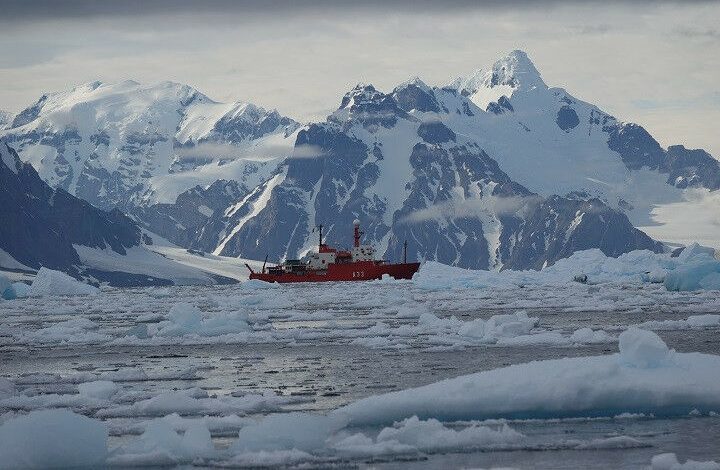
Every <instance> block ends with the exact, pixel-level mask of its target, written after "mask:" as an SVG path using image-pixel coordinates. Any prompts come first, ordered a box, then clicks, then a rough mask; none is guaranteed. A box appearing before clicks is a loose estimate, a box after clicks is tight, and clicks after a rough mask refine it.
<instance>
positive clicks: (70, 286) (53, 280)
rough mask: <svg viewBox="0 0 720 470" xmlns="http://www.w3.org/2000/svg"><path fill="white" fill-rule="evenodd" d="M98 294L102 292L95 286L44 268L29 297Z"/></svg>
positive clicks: (31, 287) (41, 269)
mask: <svg viewBox="0 0 720 470" xmlns="http://www.w3.org/2000/svg"><path fill="white" fill-rule="evenodd" d="M98 292H100V290H99V289H98V288H97V287H95V286H91V285H89V284H85V283H84V282H80V281H78V280H77V279H74V278H72V277H70V276H68V275H67V274H65V273H63V272H60V271H54V270H52V269H48V268H45V267H42V268H40V270H39V271H38V272H37V275H36V276H35V279H34V280H33V282H32V285H31V286H30V290H29V292H28V296H30V297H40V296H45V295H95V294H97V293H98Z"/></svg>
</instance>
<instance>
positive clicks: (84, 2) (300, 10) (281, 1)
mask: <svg viewBox="0 0 720 470" xmlns="http://www.w3.org/2000/svg"><path fill="white" fill-rule="evenodd" d="M1 3H2V5H1V6H0V9H1V10H2V15H1V16H0V21H2V22H16V21H33V20H46V19H63V18H64V19H67V18H80V19H81V18H92V17H106V16H145V15H163V16H171V15H173V14H198V15H202V14H208V13H209V14H223V15H225V14H232V13H235V14H241V15H250V16H252V15H257V14H271V15H273V16H294V15H300V14H305V13H309V12H328V11H333V10H335V11H341V10H349V11H354V12H358V13H362V12H367V11H371V10H374V11H376V12H380V13H383V12H401V13H417V12H422V11H427V12H443V13H444V12H448V11H452V10H483V9H498V10H509V9H513V8H523V9H528V8H532V9H542V8H547V7H548V6H555V5H578V4H585V5H593V4H596V5H608V4H625V5H635V4H638V3H652V4H658V3H664V4H677V5H681V4H688V3H695V4H701V3H713V0H685V1H682V0H660V1H656V0H580V1H578V0H540V1H536V0H480V1H478V0H445V1H442V2H438V1H435V0H395V1H387V0H366V1H364V2H357V1H354V0H305V1H293V0H265V1H257V0H206V1H196V0H124V1H97V0H64V1H57V0H35V1H27V0H3V1H2V2H1Z"/></svg>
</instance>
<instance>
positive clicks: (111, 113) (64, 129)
mask: <svg viewBox="0 0 720 470" xmlns="http://www.w3.org/2000/svg"><path fill="white" fill-rule="evenodd" d="M0 136H2V138H4V139H5V140H6V141H7V142H8V144H10V145H11V146H14V147H15V148H16V149H17V150H18V153H19V154H20V157H21V158H22V159H23V160H24V161H27V162H30V163H31V164H32V165H33V166H35V167H36V168H37V169H38V171H39V173H40V175H41V176H42V177H43V178H44V179H45V180H46V181H48V182H49V183H50V184H51V185H53V186H55V187H59V188H63V189H65V190H67V191H68V192H70V193H72V194H74V195H76V196H78V197H80V198H83V199H85V200H87V201H89V202H91V203H92V204H93V205H96V206H98V207H100V208H103V209H111V208H120V209H122V210H123V211H125V212H126V213H128V214H129V215H130V216H131V217H132V218H134V219H135V220H136V221H137V222H138V223H139V224H140V225H141V226H142V227H143V228H145V229H147V230H149V231H150V232H153V233H157V234H159V235H161V236H163V237H165V238H167V239H169V240H171V241H173V242H175V243H177V244H179V245H181V246H184V247H187V248H193V249H197V250H201V251H207V252H214V253H215V254H222V255H227V256H241V257H245V258H254V259H261V258H263V257H264V256H265V255H266V254H268V255H269V256H270V259H271V260H280V259H282V258H295V257H299V256H301V255H302V254H303V253H304V252H306V251H307V250H309V249H311V248H312V247H313V246H314V243H315V234H313V233H312V229H313V227H314V226H315V225H317V224H320V223H322V224H323V225H324V226H325V227H326V233H327V237H328V242H329V243H332V244H337V245H340V246H342V245H348V244H349V243H350V230H351V222H352V220H353V219H355V218H359V219H360V220H361V222H362V223H363V226H364V230H365V239H366V241H367V242H368V243H373V244H375V245H376V246H377V247H378V249H379V252H380V253H381V254H382V255H383V257H385V258H388V259H397V258H399V256H400V253H401V247H402V243H403V241H404V240H408V242H409V247H410V248H409V255H410V256H412V257H417V258H419V259H432V260H437V261H441V262H443V263H447V264H453V265H457V266H462V267H468V268H473V269H501V268H513V269H526V268H535V269H538V268H541V267H542V266H545V265H548V264H552V263H553V262H555V261H557V260H558V259H560V258H563V257H567V256H569V255H570V254H571V253H573V252H574V251H577V250H582V249H587V248H596V247H597V248H600V249H602V250H603V252H605V253H606V254H608V255H613V256H616V255H619V254H621V253H624V252H627V251H630V250H633V249H650V250H653V251H659V250H662V249H663V246H662V245H661V244H660V243H658V242H656V241H654V240H652V239H651V238H650V237H648V236H647V235H646V234H644V233H643V232H641V231H639V230H637V229H636V228H634V227H633V224H635V225H647V224H648V222H649V220H650V214H651V211H652V210H653V208H654V206H655V205H657V204H667V203H672V202H676V201H682V200H684V199H685V198H684V195H685V193H686V192H687V191H691V190H696V191H704V192H713V191H716V190H718V189H720V163H718V161H717V160H715V159H714V158H713V157H712V156H710V155H709V154H708V153H706V152H704V151H702V150H689V149H686V148H685V147H683V146H671V147H669V148H668V149H663V148H662V147H661V146H660V145H659V144H658V142H657V141H656V140H655V139H653V138H652V136H651V135H650V134H649V133H648V132H647V131H646V130H645V129H643V128H642V127H641V126H638V125H636V124H630V123H623V122H621V121H618V120H617V119H616V118H614V117H612V116H610V115H609V114H607V113H605V112H603V111H602V110H600V109H599V108H598V107H596V106H593V105H591V104H588V103H585V102H583V101H581V100H578V99H577V98H574V97H573V96H571V95H570V94H569V93H567V92H566V91H565V90H563V89H561V88H552V87H548V86H547V85H546V84H545V82H544V81H543V79H542V77H541V75H540V73H539V72H538V71H537V69H536V68H535V66H534V64H533V63H532V62H531V61H530V60H529V58H528V57H527V55H526V54H525V53H524V52H522V51H513V52H511V53H510V54H509V55H508V56H506V57H504V58H502V59H501V60H499V61H498V62H496V63H495V64H493V65H492V66H491V67H488V68H484V69H480V70H477V71H476V72H474V73H472V74H470V75H469V76H467V77H461V78H458V79H456V80H454V81H452V82H450V83H449V84H448V85H446V86H442V87H431V86H428V85H426V84H425V83H424V82H422V80H420V79H418V78H415V79H412V80H409V81H407V82H405V83H402V84H399V85H398V86H397V87H395V89H393V90H392V91H390V92H388V93H384V92H381V91H379V90H377V89H375V88H374V87H373V86H372V85H358V86H356V87H355V88H353V89H352V90H350V91H349V92H348V93H347V94H346V95H345V96H344V97H342V99H341V101H340V106H339V108H338V109H337V111H335V112H334V113H332V114H331V115H330V116H328V118H327V120H326V121H325V122H322V123H312V124H307V125H300V124H299V123H297V122H296V121H294V120H292V119H290V118H287V117H284V116H281V115H280V114H279V113H277V112H276V111H266V110H264V109H262V108H259V107H257V106H254V105H252V104H247V103H233V104H220V103H216V102H214V101H212V100H210V99H209V98H207V97H206V96H204V95H202V94H201V93H199V92H197V91H196V90H193V89H192V88H190V87H188V86H185V85H179V84H175V83H170V82H166V83H162V84H159V85H154V86H144V85H140V84H138V83H135V82H123V83H120V84H102V83H99V82H96V83H91V84H87V85H83V86H80V87H77V88H75V89H74V90H72V91H70V92H65V93H57V94H53V95H46V96H43V97H42V98H41V99H40V100H39V101H38V102H37V103H36V104H35V105H33V106H31V107H30V108H28V109H26V110H24V111H22V112H21V113H19V114H17V115H16V116H14V117H13V118H12V119H11V120H10V121H9V124H7V126H6V129H5V130H3V131H0ZM718 209H719V210H720V208H718Z"/></svg>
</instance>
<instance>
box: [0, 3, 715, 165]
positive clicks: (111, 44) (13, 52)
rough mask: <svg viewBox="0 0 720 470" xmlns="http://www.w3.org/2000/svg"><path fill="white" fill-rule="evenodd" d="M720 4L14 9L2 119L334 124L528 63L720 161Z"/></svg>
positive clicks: (6, 40) (0, 49) (7, 31)
mask: <svg viewBox="0 0 720 470" xmlns="http://www.w3.org/2000/svg"><path fill="white" fill-rule="evenodd" d="M719 23H720V3H718V2H711V1H685V2H673V1H665V2H651V1H633V2H630V1H627V2H623V1H611V0H606V1H584V2H570V1H561V0H556V1H538V2H535V1H529V0H507V1H500V0H493V1H485V2H470V1H454V0H451V1H449V2H431V1H422V0H421V1H415V0H406V1H399V2H391V1H389V0H387V1H379V0H376V1H372V2H369V3H363V4H361V2H349V1H347V2H346V1H339V2H337V1H336V2H325V1H319V0H317V1H306V2H302V1H296V2H289V1H279V0H277V1H275V0H270V1H266V2H249V1H239V2H235V1H229V0H228V1H216V2H210V3H208V2H191V1H183V0H180V1H170V0H155V1H152V0H146V1H139V0H128V1H123V2H94V1H89V0H78V1H70V2H62V1H49V0H45V1H35V2H28V1H19V0H17V1H16V0H0V31H2V32H1V33H0V85H2V86H0V109H5V110H8V111H12V112H17V111H19V110H20V109H22V108H24V107H26V106H28V105H29V104H31V103H32V102H34V101H35V100H37V98H38V97H39V96H40V95H42V94H43V93H45V92H51V91H59V90H65V89H70V88H72V87H73V86H75V85H77V84H79V83H84V82H88V81H92V80H96V79H99V80H103V81H119V80H123V79H128V78H130V79H135V80H138V81H142V82H156V81H162V80H173V81H177V82H182V83H187V84H189V85H192V86H194V87H195V88H197V89H199V90H200V91H201V92H203V93H205V94H206V95H208V96H210V97H211V98H213V99H215V100H218V101H235V100H244V101H251V102H254V103H256V104H259V105H262V106H265V107H269V108H277V109H278V110H279V111H280V112H281V113H283V114H286V115H288V116H291V117H294V118H296V119H299V120H302V121H309V120H316V119H324V117H325V116H326V115H327V114H328V113H329V112H330V111H331V110H332V109H334V108H336V107H337V106H338V104H339V103H340V99H341V97H342V95H343V94H344V93H345V92H346V91H347V90H348V89H349V88H351V87H352V86H354V85H355V84H356V83H358V82H369V83H372V84H374V85H375V86H376V87H378V88H379V89H381V90H385V91H388V90H391V89H392V88H393V87H394V86H395V85H396V84H397V83H399V82H401V81H404V80H406V79H408V78H410V77H412V76H416V75H417V76H419V77H421V78H422V79H423V80H425V81H426V82H427V83H429V84H436V85H443V84H445V83H447V82H449V81H450V80H451V79H453V78H454V77H456V76H459V75H465V74H468V73H470V72H472V71H473V70H475V69H477V68H479V67H485V66H487V65H489V64H492V62H494V61H495V60H496V59H498V58H499V57H501V56H502V55H504V54H506V53H507V52H509V51H510V50H512V49H523V50H525V51H526V52H527V53H528V54H529V56H530V58H531V59H532V60H533V62H534V63H535V65H536V67H537V68H538V69H539V70H540V72H541V74H542V75H543V78H544V79H545V81H546V82H547V83H548V84H549V85H551V86H561V87H563V88H566V89H567V90H568V91H569V92H570V93H571V94H573V95H574V96H575V97H577V98H580V99H583V100H585V101H589V102H591V103H593V104H596V105H598V106H599V107H600V108H602V109H603V110H604V111H607V112H609V113H611V114H613V115H615V116H616V117H618V118H619V119H621V120H625V121H633V122H637V123H639V124H642V125H644V126H645V127H646V128H648V130H650V132H651V133H652V134H653V135H654V136H655V137H657V138H658V139H659V140H660V141H661V143H662V144H663V145H665V146H667V145H669V144H674V143H683V144H685V145H687V146H689V147H703V148H706V149H708V150H710V151H711V152H712V153H713V154H714V156H715V157H716V158H718V157H720V131H718V125H719V123H720V59H719V58H720V26H719Z"/></svg>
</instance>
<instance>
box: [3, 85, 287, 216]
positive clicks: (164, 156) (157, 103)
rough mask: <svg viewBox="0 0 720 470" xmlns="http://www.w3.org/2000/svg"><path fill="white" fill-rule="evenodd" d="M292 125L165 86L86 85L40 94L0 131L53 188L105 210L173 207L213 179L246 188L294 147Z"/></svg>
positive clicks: (257, 110)
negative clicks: (168, 204) (180, 196)
mask: <svg viewBox="0 0 720 470" xmlns="http://www.w3.org/2000/svg"><path fill="white" fill-rule="evenodd" d="M297 127H298V124H297V123H296V122H295V121H293V120H292V119H289V118H286V117H284V116H281V115H280V114H279V113H278V112H277V111H267V110H265V109H263V108H260V107H258V106H255V105H253V104H250V103H229V104H223V103H217V102H215V101H213V100H211V99H210V98H208V97H207V96H205V95H203V94H202V93H200V92H198V91H197V90H195V89H193V88H191V87H189V86H187V85H181V84H178V83H173V82H163V83H159V84H156V85H150V86H148V85H142V84H139V83H137V82H134V81H125V82H121V83H115V84H108V83H102V82H92V83H87V84H84V85H81V86H78V87H76V88H74V89H72V90H71V91H67V92H61V93H53V94H48V95H44V96H42V97H41V98H40V99H39V100H38V101H37V102H36V103H35V104H33V105H32V106H30V107H28V108H27V109H25V110H23V111H22V112H20V113H18V114H17V115H16V116H14V118H13V119H12V122H10V124H8V125H7V128H6V129H5V130H4V131H0V135H3V136H4V139H5V140H6V141H7V142H8V143H9V144H10V145H11V146H13V147H14V148H16V149H17V150H18V152H19V154H20V155H21V158H22V159H23V160H24V161H27V162H30V163H32V165H33V166H34V167H35V168H36V169H37V170H38V172H39V173H40V176H41V177H42V178H43V179H44V180H45V181H47V182H48V183H50V184H51V185H52V186H53V187H58V188H63V189H65V190H67V191H68V192H70V193H71V194H73V195H76V196H78V197H81V198H83V199H85V200H87V201H89V202H90V203H92V204H93V205H95V206H98V207H100V208H103V209H111V208H114V207H120V208H122V209H127V208H129V207H134V206H138V205H144V204H147V203H154V202H171V203H172V202H175V198H176V197H177V195H178V194H179V193H181V192H183V191H185V190H187V189H189V188H191V187H193V186H195V185H197V184H211V183H212V182H214V181H215V180H217V179H218V178H220V176H221V175H222V177H225V178H232V179H234V180H235V181H237V182H238V183H239V184H240V185H242V186H243V187H245V188H246V190H250V189H252V188H254V187H255V186H256V185H257V184H259V183H260V182H262V181H263V180H264V179H266V178H267V176H268V175H269V174H270V173H271V172H272V171H273V170H274V168H275V166H276V165H277V163H273V162H274V161H275V160H278V159H279V157H283V156H284V155H285V154H284V152H287V151H289V150H290V149H292V144H293V143H294V136H293V133H294V132H295V130H296V128H297Z"/></svg>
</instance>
